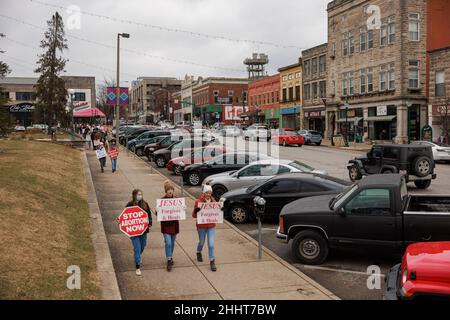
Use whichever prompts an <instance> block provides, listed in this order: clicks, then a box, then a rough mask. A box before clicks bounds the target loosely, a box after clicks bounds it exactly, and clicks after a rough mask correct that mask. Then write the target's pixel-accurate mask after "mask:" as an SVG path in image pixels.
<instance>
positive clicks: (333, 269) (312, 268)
mask: <svg viewBox="0 0 450 320" xmlns="http://www.w3.org/2000/svg"><path fill="white" fill-rule="evenodd" d="M294 266H295V267H300V268H304V269H311V270H323V271H332V272H341V273H352V274H359V275H364V276H369V274H367V272H362V271H354V270H345V269H335V268H327V267H318V266H308V265H304V264H298V263H295V264H294ZM370 275H372V274H370ZM374 275H376V276H380V277H383V278H384V277H385V275H384V274H374Z"/></svg>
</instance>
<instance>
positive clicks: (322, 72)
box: [302, 43, 328, 134]
mask: <svg viewBox="0 0 450 320" xmlns="http://www.w3.org/2000/svg"><path fill="white" fill-rule="evenodd" d="M327 54H328V45H327V43H324V44H321V45H319V46H316V47H314V48H311V49H307V50H304V51H303V52H302V60H303V77H302V80H303V112H302V115H303V116H302V118H303V121H302V123H303V127H302V128H303V129H309V130H316V131H319V132H322V134H323V133H324V132H325V114H326V112H325V104H324V101H323V99H326V97H327Z"/></svg>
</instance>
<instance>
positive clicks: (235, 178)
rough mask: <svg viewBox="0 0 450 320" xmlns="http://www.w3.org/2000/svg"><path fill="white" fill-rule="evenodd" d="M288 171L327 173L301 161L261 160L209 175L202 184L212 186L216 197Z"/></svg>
mask: <svg viewBox="0 0 450 320" xmlns="http://www.w3.org/2000/svg"><path fill="white" fill-rule="evenodd" d="M289 172H309V173H317V174H322V175H327V174H328V173H327V172H326V171H323V170H316V169H314V168H312V167H310V166H308V165H306V164H304V163H302V162H299V161H292V160H262V161H256V162H253V163H251V164H249V165H248V166H245V167H244V168H242V169H240V170H238V171H229V172H224V173H219V174H215V175H212V176H209V177H208V178H206V179H205V180H204V181H203V185H205V184H209V185H210V186H211V187H212V188H213V195H214V197H215V198H216V199H220V197H221V196H222V195H223V194H224V193H226V192H228V191H231V190H235V189H239V188H245V187H250V186H252V185H255V184H259V183H262V182H265V181H267V180H269V179H270V178H272V177H274V176H275V175H278V174H282V173H289Z"/></svg>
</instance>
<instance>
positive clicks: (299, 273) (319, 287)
mask: <svg viewBox="0 0 450 320" xmlns="http://www.w3.org/2000/svg"><path fill="white" fill-rule="evenodd" d="M120 147H121V148H122V149H124V148H123V147H122V146H120ZM124 152H126V150H125V151H124ZM129 154H130V155H132V156H133V157H134V158H136V159H138V160H140V161H143V162H144V163H145V164H146V165H147V166H149V167H151V165H150V164H148V163H147V162H146V161H145V160H143V159H141V158H140V157H138V156H137V155H136V154H134V153H133V152H131V151H130V152H129ZM152 172H155V173H157V174H158V175H160V176H161V177H163V178H164V179H168V178H167V177H166V176H165V175H163V174H162V173H161V172H159V171H158V170H153V167H152ZM171 180H172V179H171ZM172 181H173V180H172ZM174 183H176V182H175V181H174ZM176 186H177V187H178V189H180V187H179V185H178V183H176ZM183 192H184V194H186V195H187V196H189V197H190V198H191V199H192V200H194V201H195V199H196V197H194V196H193V195H192V194H191V193H189V191H187V190H184V189H183ZM224 223H225V224H226V225H227V226H228V227H230V229H232V230H234V231H235V232H237V233H238V234H239V235H240V236H242V237H244V238H245V239H247V240H248V241H250V242H251V243H252V244H253V245H255V246H256V247H258V242H257V241H256V240H255V239H253V238H252V237H251V236H249V235H248V234H246V233H245V232H243V231H241V230H239V228H237V227H236V226H235V225H233V224H232V223H231V222H229V221H226V220H224ZM263 251H264V252H265V253H266V254H267V255H269V256H270V257H272V258H273V259H274V260H276V261H277V262H279V263H280V264H282V265H283V266H285V267H286V268H288V269H289V270H290V271H292V272H293V273H295V274H297V275H298V276H299V277H301V278H302V279H303V280H305V281H307V282H308V283H310V284H311V285H312V286H314V287H316V288H317V289H318V290H319V291H321V292H322V293H323V294H325V295H326V296H328V297H329V298H330V299H332V300H341V299H340V298H339V297H338V296H336V295H335V294H334V293H332V292H331V291H329V290H328V289H326V288H325V287H323V286H322V285H320V284H319V283H317V282H316V281H315V280H313V279H311V278H310V277H308V276H307V275H306V274H304V273H303V272H301V271H300V270H298V269H297V268H295V267H294V266H292V265H291V264H290V263H289V262H287V261H285V260H283V259H282V258H281V257H279V256H278V255H277V254H276V253H274V252H273V251H272V250H270V249H268V248H266V247H265V246H263Z"/></svg>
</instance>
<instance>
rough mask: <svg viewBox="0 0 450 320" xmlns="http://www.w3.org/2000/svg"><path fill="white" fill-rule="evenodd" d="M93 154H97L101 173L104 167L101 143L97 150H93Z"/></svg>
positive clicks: (104, 156) (103, 152)
mask: <svg viewBox="0 0 450 320" xmlns="http://www.w3.org/2000/svg"><path fill="white" fill-rule="evenodd" d="M95 153H96V154H97V159H98V161H99V162H100V170H101V171H102V173H103V172H104V171H105V170H104V167H105V166H106V149H105V147H104V146H103V143H101V142H100V144H99V146H98V149H97V150H95Z"/></svg>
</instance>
